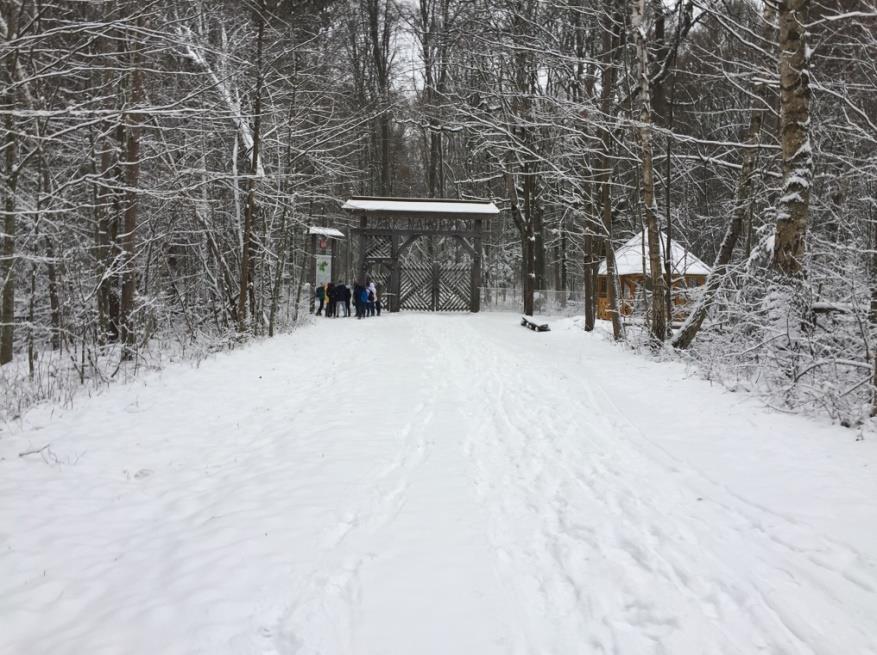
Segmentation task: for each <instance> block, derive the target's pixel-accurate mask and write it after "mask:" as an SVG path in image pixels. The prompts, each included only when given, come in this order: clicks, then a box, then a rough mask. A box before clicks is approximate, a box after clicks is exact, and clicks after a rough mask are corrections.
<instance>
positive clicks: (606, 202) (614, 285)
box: [598, 2, 624, 341]
mask: <svg viewBox="0 0 877 655" xmlns="http://www.w3.org/2000/svg"><path fill="white" fill-rule="evenodd" d="M619 14H620V12H619V11H618V7H617V5H615V4H614V2H613V12H612V14H610V13H608V12H606V13H604V14H603V21H604V22H603V24H602V25H601V28H602V43H601V46H602V47H601V51H602V56H601V58H600V59H601V62H600V63H601V67H602V71H601V91H600V109H601V112H602V113H603V115H604V116H610V115H611V114H612V105H613V94H614V92H615V89H614V87H615V68H614V62H613V61H612V57H613V55H614V53H615V51H616V50H617V49H618V46H619V41H620V34H619V29H620V25H621V20H620V16H619ZM612 142H613V140H612V133H611V131H610V128H609V127H608V126H607V127H605V128H604V130H603V137H602V139H601V153H600V173H599V175H598V181H599V184H600V211H601V214H602V223H603V225H602V229H603V238H604V242H605V244H606V245H605V251H606V277H607V280H608V283H607V296H608V302H609V314H610V316H611V320H612V336H613V337H614V339H615V340H616V341H620V340H622V339H624V325H623V323H622V322H621V313H620V312H619V309H618V296H619V293H618V275H617V271H616V267H615V250H614V249H613V245H612V222H613V216H612V187H611V185H612V159H611V155H612V152H611V149H612Z"/></svg>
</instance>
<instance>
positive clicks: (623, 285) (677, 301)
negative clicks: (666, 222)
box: [597, 232, 710, 320]
mask: <svg viewBox="0 0 877 655" xmlns="http://www.w3.org/2000/svg"><path fill="white" fill-rule="evenodd" d="M659 241H660V248H659V250H660V253H661V262H662V264H663V262H664V252H665V244H666V242H667V235H666V234H665V233H664V232H660V240H659ZM615 266H616V271H617V272H618V282H619V287H620V288H619V292H620V297H619V298H618V308H619V311H620V312H621V314H622V315H623V316H630V315H631V314H633V312H634V309H635V307H636V305H637V301H638V298H639V297H640V295H641V293H642V292H643V291H644V290H645V289H646V288H647V287H648V286H649V283H650V280H651V269H650V267H649V244H648V237H647V235H646V234H645V233H644V232H640V233H639V234H636V235H634V236H633V237H631V238H630V239H629V240H628V241H627V242H626V243H625V244H624V245H622V246H621V247H620V248H618V250H616V251H615ZM670 269H671V271H672V279H673V289H674V290H675V292H674V294H673V305H674V318H677V319H678V318H683V317H684V316H685V314H686V309H685V308H686V306H687V304H688V301H689V296H690V294H689V293H688V291H689V290H690V289H696V288H697V287H701V286H703V284H704V283H705V282H706V276H707V275H709V273H710V267H709V266H707V265H706V264H705V263H703V262H702V261H701V260H700V259H698V258H697V257H695V256H694V255H693V254H691V252H690V251H689V250H688V249H687V248H685V246H683V245H682V244H681V243H679V242H678V241H673V242H672V243H671V245H670ZM662 272H663V271H662ZM597 318H600V319H603V320H611V318H612V316H611V315H610V313H609V276H608V275H607V273H606V260H605V259H604V260H603V261H602V262H600V267H599V268H598V269H597Z"/></svg>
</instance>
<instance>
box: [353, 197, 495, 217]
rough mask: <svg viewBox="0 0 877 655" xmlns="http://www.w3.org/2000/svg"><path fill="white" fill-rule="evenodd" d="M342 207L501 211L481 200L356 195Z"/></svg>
mask: <svg viewBox="0 0 877 655" xmlns="http://www.w3.org/2000/svg"><path fill="white" fill-rule="evenodd" d="M341 209H354V210H356V209H358V210H364V211H367V212H392V213H401V214H463V215H466V214H469V215H472V214H479V215H482V216H484V215H489V216H493V215H496V214H498V213H499V209H498V208H497V206H496V205H494V204H493V203H492V202H489V201H480V200H447V199H444V198H437V199H429V198H423V199H421V198H365V197H357V196H354V197H353V198H351V199H350V200H348V201H347V202H345V203H344V204H343V205H342V206H341Z"/></svg>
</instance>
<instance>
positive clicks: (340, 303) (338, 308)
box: [335, 282, 350, 318]
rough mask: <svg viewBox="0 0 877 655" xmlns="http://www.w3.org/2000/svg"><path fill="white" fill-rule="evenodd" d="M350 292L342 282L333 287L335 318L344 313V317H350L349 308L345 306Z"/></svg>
mask: <svg viewBox="0 0 877 655" xmlns="http://www.w3.org/2000/svg"><path fill="white" fill-rule="evenodd" d="M349 293H350V290H349V289H348V288H347V286H346V285H345V284H344V283H343V282H339V283H338V284H336V285H335V317H336V318H337V317H338V316H340V315H341V312H344V316H345V317H347V316H350V308H349V307H348V305H347V302H345V301H346V299H347V297H348V294H349Z"/></svg>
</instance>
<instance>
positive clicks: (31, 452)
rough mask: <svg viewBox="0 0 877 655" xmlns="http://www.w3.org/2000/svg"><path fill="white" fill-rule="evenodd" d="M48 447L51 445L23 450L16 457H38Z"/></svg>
mask: <svg viewBox="0 0 877 655" xmlns="http://www.w3.org/2000/svg"><path fill="white" fill-rule="evenodd" d="M49 446H51V444H46V445H45V446H43V447H42V448H35V449H34V450H25V451H24V452H23V453H18V456H19V457H27V456H28V455H39V454H40V453H41V452H43V451H44V450H45V449H46V448H48V447H49Z"/></svg>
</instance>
